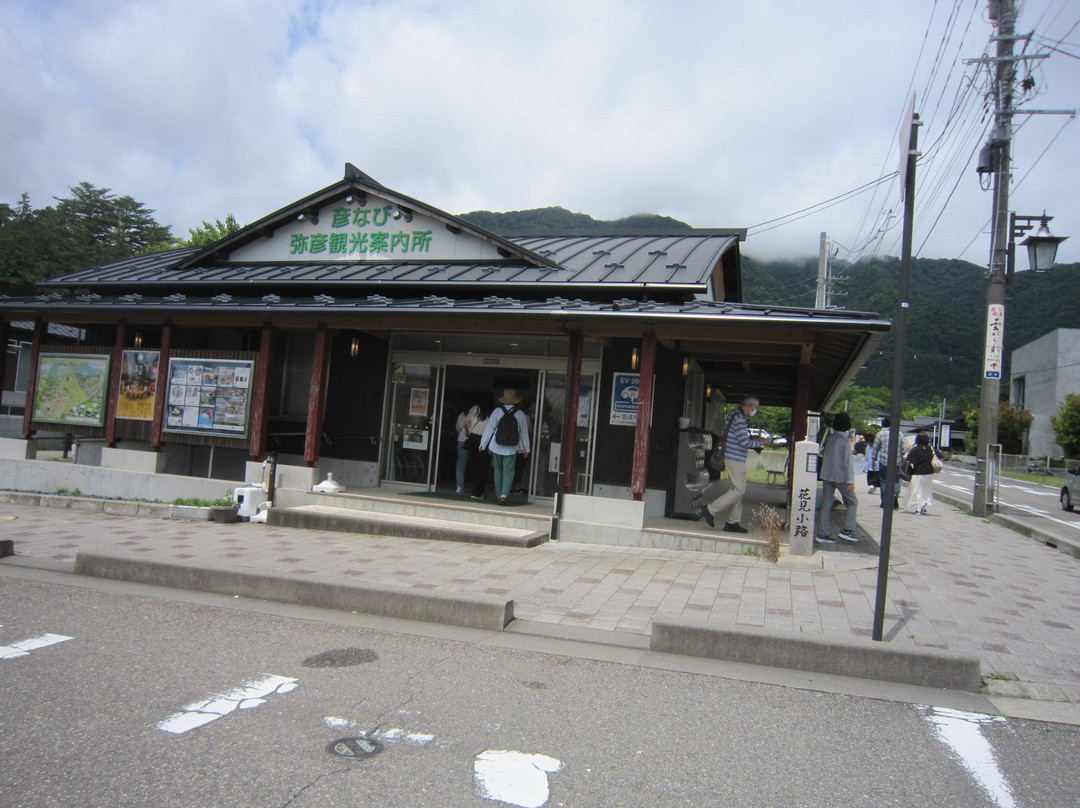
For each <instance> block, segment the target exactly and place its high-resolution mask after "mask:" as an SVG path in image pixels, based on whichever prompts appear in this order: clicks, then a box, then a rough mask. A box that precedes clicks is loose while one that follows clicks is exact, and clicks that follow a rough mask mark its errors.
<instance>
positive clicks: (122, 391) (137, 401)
mask: <svg viewBox="0 0 1080 808" xmlns="http://www.w3.org/2000/svg"><path fill="white" fill-rule="evenodd" d="M160 360H161V353H160V352H158V351H124V357H123V359H122V360H121V365H120V388H119V389H118V390H117V391H116V417H117V418H131V419H133V420H136V421H152V420H154V402H155V401H156V400H157V379H158V362H159V361H160Z"/></svg>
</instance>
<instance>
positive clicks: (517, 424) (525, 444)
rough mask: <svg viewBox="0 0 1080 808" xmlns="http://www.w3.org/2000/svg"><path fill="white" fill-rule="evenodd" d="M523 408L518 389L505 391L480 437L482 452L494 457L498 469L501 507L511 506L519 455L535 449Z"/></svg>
mask: <svg viewBox="0 0 1080 808" xmlns="http://www.w3.org/2000/svg"><path fill="white" fill-rule="evenodd" d="M520 405H521V396H519V395H518V392H517V390H515V389H514V388H512V387H508V388H506V389H505V390H503V394H502V398H500V399H499V405H498V406H497V407H496V408H495V409H494V410H492V411H491V417H490V418H488V422H487V427H486V428H485V429H484V434H483V435H482V436H481V437H480V449H481V450H482V451H483V450H486V451H487V452H488V453H489V454H490V455H491V459H492V463H493V465H494V467H495V496H497V497H498V498H499V504H500V505H509V504H510V499H509V497H510V488H511V487H512V486H513V484H514V467H515V466H516V465H517V456H518V452H521V453H522V454H523V455H524V456H525V457H528V456H529V450H530V449H531V446H530V443H529V424H528V421H527V420H526V418H525V413H524V412H522V411H521V407H520ZM500 424H501V426H500Z"/></svg>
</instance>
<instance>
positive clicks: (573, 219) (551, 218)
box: [461, 207, 694, 235]
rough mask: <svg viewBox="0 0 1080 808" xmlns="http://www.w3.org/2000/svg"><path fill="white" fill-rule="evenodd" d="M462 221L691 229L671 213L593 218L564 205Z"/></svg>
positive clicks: (526, 227)
mask: <svg viewBox="0 0 1080 808" xmlns="http://www.w3.org/2000/svg"><path fill="white" fill-rule="evenodd" d="M461 218H462V219H464V220H465V221H467V222H469V223H471V224H475V225H476V226H477V227H482V228H484V229H485V230H490V231H491V232H492V233H500V234H505V233H541V234H542V233H560V234H563V235H565V234H575V233H597V234H602V235H612V234H617V233H633V232H644V231H648V232H649V233H679V232H685V231H687V230H693V229H694V228H692V227H691V226H690V225H688V224H686V222H680V221H679V220H678V219H672V218H671V217H670V216H658V215H656V214H654V213H639V214H637V215H635V216H627V217H626V218H625V219H608V220H602V219H594V218H593V217H592V216H590V215H589V214H587V213H571V212H570V211H568V210H567V209H566V208H557V207H556V208H536V209H534V210H515V211H510V212H509V213H492V212H491V211H487V210H476V211H473V212H472V213H465V214H462V216H461Z"/></svg>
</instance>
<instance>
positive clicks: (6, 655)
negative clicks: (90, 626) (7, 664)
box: [0, 634, 75, 659]
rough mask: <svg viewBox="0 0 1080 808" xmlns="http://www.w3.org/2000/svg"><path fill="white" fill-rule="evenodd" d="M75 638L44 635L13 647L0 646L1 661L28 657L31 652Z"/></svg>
mask: <svg viewBox="0 0 1080 808" xmlns="http://www.w3.org/2000/svg"><path fill="white" fill-rule="evenodd" d="M73 639H75V638H74V637H65V636H64V635H63V634H42V635H41V636H40V637H31V638H30V639H28V640H22V641H20V642H13V643H12V644H11V645H0V659H14V658H15V657H22V656H28V655H29V654H30V652H31V651H34V650H37V649H38V648H45V647H46V646H49V645H56V644H57V643H58V642H64V641H66V640H73Z"/></svg>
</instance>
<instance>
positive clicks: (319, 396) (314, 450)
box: [304, 323, 330, 468]
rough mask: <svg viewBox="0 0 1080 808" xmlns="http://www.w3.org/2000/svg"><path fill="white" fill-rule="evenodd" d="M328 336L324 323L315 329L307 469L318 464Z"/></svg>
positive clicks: (305, 440) (309, 404)
mask: <svg viewBox="0 0 1080 808" xmlns="http://www.w3.org/2000/svg"><path fill="white" fill-rule="evenodd" d="M329 345H330V335H329V333H328V331H327V328H326V323H319V325H318V327H317V328H316V329H315V356H314V358H313V359H312V362H311V395H310V397H309V398H308V419H307V435H306V437H305V439H304V462H305V463H307V465H308V467H309V468H310V467H312V466H314V465H315V464H316V463H318V462H319V444H320V441H321V440H322V425H323V395H324V393H323V386H324V385H325V383H326V370H327V366H328V365H329V362H330V351H329Z"/></svg>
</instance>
